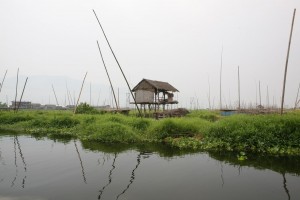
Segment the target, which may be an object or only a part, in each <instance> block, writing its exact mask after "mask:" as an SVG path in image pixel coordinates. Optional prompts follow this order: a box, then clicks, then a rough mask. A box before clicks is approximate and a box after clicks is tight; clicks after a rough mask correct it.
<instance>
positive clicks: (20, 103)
mask: <svg viewBox="0 0 300 200" xmlns="http://www.w3.org/2000/svg"><path fill="white" fill-rule="evenodd" d="M27 80H28V77H27V78H26V80H25V84H24V87H23V90H22V94H21V98H20V101H19V103H18V108H17V110H16V112H18V110H19V108H20V104H21V101H22V98H23V94H24V91H25V87H26V84H27Z"/></svg>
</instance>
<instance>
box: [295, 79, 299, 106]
mask: <svg viewBox="0 0 300 200" xmlns="http://www.w3.org/2000/svg"><path fill="white" fill-rule="evenodd" d="M299 90H300V83H299V87H298V92H297V96H296V101H295V107H294V110H296V108H297V104H298V96H299Z"/></svg>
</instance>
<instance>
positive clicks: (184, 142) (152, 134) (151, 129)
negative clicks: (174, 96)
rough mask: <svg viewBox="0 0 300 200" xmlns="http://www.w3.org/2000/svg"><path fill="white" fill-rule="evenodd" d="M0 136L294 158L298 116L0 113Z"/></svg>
mask: <svg viewBox="0 0 300 200" xmlns="http://www.w3.org/2000/svg"><path fill="white" fill-rule="evenodd" d="M0 130H14V131H18V132H21V133H25V134H32V135H35V136H48V137H74V138H78V139H81V140H83V141H95V142H105V143H153V142H159V143H165V144H166V145H169V146H172V147H174V148H180V149H202V150H227V151H238V152H258V153H268V154H289V155H299V154H300V112H291V113H288V114H285V115H284V116H280V115H234V116H230V117H221V116H219V114H218V113H217V112H210V111H193V112H191V113H190V114H188V115H187V116H186V117H183V118H169V119H163V120H154V119H146V118H138V117H135V116H133V115H129V116H124V115H120V114H104V113H98V112H90V113H89V114H76V115H73V114H72V113H71V112H69V111H21V112H18V113H13V112H0ZM243 155H244V154H243Z"/></svg>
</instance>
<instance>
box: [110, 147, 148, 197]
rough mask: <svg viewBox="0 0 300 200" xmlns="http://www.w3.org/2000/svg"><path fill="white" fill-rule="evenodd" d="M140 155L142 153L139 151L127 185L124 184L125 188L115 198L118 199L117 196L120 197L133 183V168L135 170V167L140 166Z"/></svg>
mask: <svg viewBox="0 0 300 200" xmlns="http://www.w3.org/2000/svg"><path fill="white" fill-rule="evenodd" d="M141 155H142V153H139V154H138V156H137V158H136V161H137V164H136V166H135V168H134V169H133V170H132V172H131V177H130V180H129V183H128V185H127V186H126V188H125V189H124V190H123V191H122V192H121V193H120V194H118V196H117V198H116V200H117V199H119V197H120V196H121V195H123V194H125V193H126V191H127V190H128V189H129V187H130V185H131V184H132V183H133V181H134V179H135V170H137V168H138V167H139V166H140V164H141Z"/></svg>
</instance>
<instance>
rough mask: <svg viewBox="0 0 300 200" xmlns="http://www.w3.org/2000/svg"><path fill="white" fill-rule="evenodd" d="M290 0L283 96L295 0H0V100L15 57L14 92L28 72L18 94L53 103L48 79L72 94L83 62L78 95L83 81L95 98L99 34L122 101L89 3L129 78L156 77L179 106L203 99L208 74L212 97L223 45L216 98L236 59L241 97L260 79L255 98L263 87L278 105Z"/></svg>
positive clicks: (295, 53)
mask: <svg viewBox="0 0 300 200" xmlns="http://www.w3.org/2000/svg"><path fill="white" fill-rule="evenodd" d="M294 8H296V9H297V13H296V18H295V24H294V32H293V38H292V44H291V51H290V59H289V66H288V74H287V85H286V98H285V102H286V104H287V105H289V106H293V104H294V101H295V99H296V94H297V89H298V85H299V82H300V0H63V1H62V0H0V78H1V80H2V78H3V76H4V73H5V70H6V69H7V70H8V74H7V77H6V80H7V82H4V85H3V89H2V92H1V94H0V101H2V102H6V99H7V100H8V101H9V102H10V101H11V100H13V99H14V94H15V88H14V87H15V85H14V84H15V81H16V72H17V68H18V67H19V68H20V76H21V78H20V84H19V97H20V93H21V92H20V90H21V89H22V87H23V84H24V80H25V77H27V76H28V77H29V80H28V87H27V88H26V90H25V94H24V98H23V100H29V101H34V102H40V103H48V101H49V102H52V103H55V102H54V95H53V93H52V87H51V84H53V85H54V87H55V88H56V90H57V93H58V96H59V99H60V101H61V103H60V104H63V103H62V101H63V100H62V99H63V98H65V97H62V96H64V95H65V94H64V93H65V92H66V86H65V83H64V81H65V82H68V84H69V86H68V87H70V88H71V89H70V90H71V91H74V93H75V92H76V94H78V93H79V89H80V84H81V81H82V79H83V76H84V74H85V72H86V71H88V75H87V80H86V85H85V88H84V95H83V101H89V100H88V99H89V88H90V85H92V88H93V89H92V91H93V92H92V95H93V98H95V99H96V98H98V96H99V95H98V94H97V93H99V91H100V90H101V91H107V90H108V89H107V88H108V87H109V86H108V85H109V84H108V80H107V77H106V74H105V71H104V68H103V64H102V62H101V59H100V55H99V52H98V49H97V45H96V40H99V42H100V45H101V47H102V49H103V51H104V52H103V53H104V59H105V61H106V65H107V67H108V71H109V73H110V74H111V78H112V81H113V84H114V87H115V88H121V92H120V97H121V99H122V100H121V101H122V102H121V105H122V104H123V106H124V104H125V103H124V102H125V93H126V92H128V91H126V83H125V81H124V79H123V78H122V76H121V73H120V71H119V70H118V67H117V65H116V63H115V61H114V59H113V57H112V55H111V53H110V51H109V48H108V46H107V44H106V42H105V40H104V37H103V35H102V33H101V30H100V28H99V25H98V23H97V21H96V18H95V16H94V14H93V12H92V9H94V10H95V11H96V13H97V14H98V17H99V19H100V21H101V23H102V26H103V27H104V30H105V32H106V34H107V36H108V39H109V41H110V43H111V46H112V48H113V50H114V51H115V54H116V56H117V58H118V60H119V62H120V64H121V66H122V68H123V70H124V72H125V74H126V76H127V78H128V80H129V83H130V85H131V87H134V86H135V85H136V84H137V83H138V82H139V81H140V80H141V79H143V78H148V79H152V80H160V81H166V82H169V83H170V84H172V85H173V86H174V87H176V88H177V89H178V90H179V91H180V93H179V94H178V98H179V101H180V104H179V106H181V107H190V104H191V103H192V102H194V103H195V102H196V101H198V103H199V106H200V107H201V108H207V107H208V98H207V96H208V93H209V84H208V80H209V82H210V94H211V102H212V104H214V106H215V107H218V105H219V76H220V65H221V64H220V63H221V49H222V46H223V49H224V50H223V76H222V99H223V104H227V105H228V106H229V104H232V105H235V104H236V101H237V99H238V96H237V91H238V90H237V67H238V66H240V77H241V100H242V102H244V103H247V104H249V103H251V102H252V103H253V104H255V103H256V99H257V96H258V94H257V92H258V89H257V88H258V82H259V81H260V82H261V96H262V104H263V105H265V104H266V103H267V100H266V95H267V87H268V91H269V103H270V104H273V102H274V103H277V104H278V105H279V104H280V103H279V102H280V98H281V93H282V82H283V72H284V66H285V60H286V54H287V47H288V39H289V33H290V28H291V21H292V15H293V10H294ZM39 77H40V79H39ZM45 77H46V78H45ZM47 78H48V79H50V81H48V82H47V81H45V80H44V81H43V79H47ZM51 79H52V80H51ZM62 79H63V80H64V81H61V80H62ZM32 80H34V81H32ZM38 80H42V81H41V82H39V81H38ZM57 80H60V81H57ZM74 80H77V85H76V84H74V85H72V81H73V82H76V81H74ZM101 87H102V88H101ZM106 93H109V92H108V91H107V92H102V94H101V98H102V100H101V102H103V101H104V98H107V97H108V95H109V94H106ZM19 97H18V98H19ZM175 97H176V95H175ZM48 99H49V100H48ZM50 99H51V100H50ZM95 101H96V100H93V102H95Z"/></svg>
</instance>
